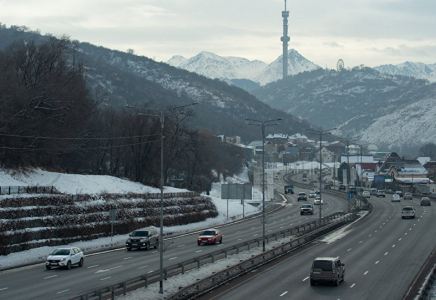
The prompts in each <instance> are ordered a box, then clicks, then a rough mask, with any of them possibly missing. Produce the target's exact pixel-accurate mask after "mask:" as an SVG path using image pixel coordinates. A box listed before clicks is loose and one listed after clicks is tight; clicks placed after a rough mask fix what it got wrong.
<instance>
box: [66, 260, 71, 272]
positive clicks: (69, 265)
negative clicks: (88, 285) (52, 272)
mask: <svg viewBox="0 0 436 300" xmlns="http://www.w3.org/2000/svg"><path fill="white" fill-rule="evenodd" d="M67 270H71V260H69V261H68V263H67Z"/></svg>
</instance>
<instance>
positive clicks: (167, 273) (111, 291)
mask: <svg viewBox="0 0 436 300" xmlns="http://www.w3.org/2000/svg"><path fill="white" fill-rule="evenodd" d="M344 215H345V214H344V213H343V212H337V213H334V214H331V215H328V216H326V217H324V218H322V220H321V226H319V221H318V220H316V221H312V222H309V223H305V224H302V225H298V226H295V227H292V228H289V229H285V230H281V231H278V232H275V233H271V234H268V235H266V236H265V239H266V242H267V243H268V242H269V241H270V240H271V239H275V240H277V239H278V238H284V237H286V236H291V235H300V234H302V233H308V232H311V231H314V230H319V229H320V228H321V229H322V228H325V227H326V226H328V225H329V223H330V222H331V221H332V220H334V219H338V218H340V217H342V216H344ZM348 218H349V217H348ZM297 239H301V237H299V238H297ZM261 243H262V239H261V238H257V239H251V240H248V241H245V242H241V243H239V244H236V245H233V246H229V247H227V248H225V249H221V250H217V251H214V252H212V253H209V254H205V255H202V256H198V257H196V258H192V259H189V260H186V261H184V262H181V263H178V264H174V265H172V266H169V267H167V268H164V270H163V271H164V279H165V280H166V279H168V277H171V276H174V275H178V274H184V273H185V272H186V271H187V270H190V269H193V268H200V267H201V266H202V265H204V264H207V263H214V262H215V260H218V259H221V258H226V257H227V256H228V255H232V254H238V253H239V252H241V251H244V250H250V248H251V247H253V246H254V247H259V246H260V244H261ZM159 277H160V272H159V271H154V272H151V273H148V274H145V275H142V276H139V277H135V278H132V279H129V280H126V281H123V282H120V283H117V284H114V285H110V286H107V287H103V288H100V289H98V290H94V291H91V292H87V293H85V294H82V295H80V296H78V297H74V298H71V299H72V300H76V299H77V300H79V299H80V300H85V299H86V300H89V299H115V296H116V295H121V294H123V295H126V293H127V290H128V289H129V290H130V289H134V288H139V287H141V286H142V287H145V288H146V287H147V286H148V285H149V284H150V283H154V282H157V281H159V279H160V278H159Z"/></svg>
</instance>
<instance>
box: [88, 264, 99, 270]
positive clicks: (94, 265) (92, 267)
mask: <svg viewBox="0 0 436 300" xmlns="http://www.w3.org/2000/svg"><path fill="white" fill-rule="evenodd" d="M95 267H98V265H93V266H89V267H88V269H91V268H95Z"/></svg>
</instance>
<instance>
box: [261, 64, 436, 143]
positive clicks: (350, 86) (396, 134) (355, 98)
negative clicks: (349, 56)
mask: <svg viewBox="0 0 436 300" xmlns="http://www.w3.org/2000/svg"><path fill="white" fill-rule="evenodd" d="M253 94H254V95H255V96H256V97H258V98H259V99H261V100H262V101H264V102H265V103H267V104H269V105H270V106H272V107H274V108H277V109H279V110H283V111H285V112H288V113H291V114H293V115H295V116H297V117H300V118H302V119H305V120H307V121H309V122H311V123H313V124H315V125H317V126H320V127H322V128H324V129H329V128H337V129H336V130H334V131H333V133H334V134H335V135H338V136H344V137H350V138H356V139H360V140H361V141H363V142H370V143H375V144H378V145H382V146H383V145H384V146H388V147H391V148H392V147H401V146H404V145H406V144H414V145H419V144H422V143H425V142H428V141H431V140H436V131H435V130H432V128H434V124H433V123H434V117H432V116H433V115H432V113H433V108H432V107H431V104H432V105H433V106H434V105H435V104H436V83H432V84H430V83H429V82H428V81H427V80H422V79H416V78H413V77H406V76H401V75H388V74H382V73H380V72H378V71H377V70H374V69H371V68H367V67H363V68H360V67H355V68H353V69H351V70H346V69H342V70H341V71H340V72H337V71H334V70H324V69H317V70H314V71H312V72H304V73H300V74H297V75H294V76H289V77H288V78H285V79H284V80H280V81H277V82H273V83H270V84H268V85H265V86H263V87H262V88H260V89H258V90H256V91H254V92H253Z"/></svg>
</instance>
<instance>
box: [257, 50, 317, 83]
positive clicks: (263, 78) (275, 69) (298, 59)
mask: <svg viewBox="0 0 436 300" xmlns="http://www.w3.org/2000/svg"><path fill="white" fill-rule="evenodd" d="M319 68H320V66H318V65H316V64H314V63H313V62H311V61H309V60H307V59H306V58H304V57H303V56H302V55H301V54H300V53H298V52H297V51H295V50H294V49H291V50H289V51H288V75H295V74H298V73H301V72H304V71H312V70H316V69H319ZM279 79H283V55H280V56H279V57H278V58H277V59H276V60H275V61H273V62H272V63H270V64H269V65H268V66H267V67H266V68H265V69H264V70H262V72H261V73H260V74H259V75H257V76H256V77H255V78H254V81H256V82H259V83H260V84H261V85H265V84H267V83H270V82H273V81H277V80H279Z"/></svg>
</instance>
